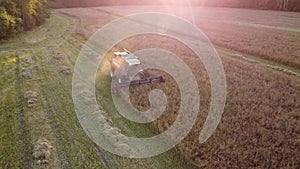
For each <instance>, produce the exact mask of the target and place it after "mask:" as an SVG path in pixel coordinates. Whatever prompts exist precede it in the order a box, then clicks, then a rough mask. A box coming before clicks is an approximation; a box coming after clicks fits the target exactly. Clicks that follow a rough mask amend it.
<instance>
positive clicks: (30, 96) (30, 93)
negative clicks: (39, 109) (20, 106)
mask: <svg viewBox="0 0 300 169" xmlns="http://www.w3.org/2000/svg"><path fill="white" fill-rule="evenodd" d="M37 96H38V94H37V92H35V91H31V90H30V91H27V92H25V94H24V98H25V99H36V98H37Z"/></svg>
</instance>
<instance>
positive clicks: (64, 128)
mask: <svg viewBox="0 0 300 169" xmlns="http://www.w3.org/2000/svg"><path fill="white" fill-rule="evenodd" d="M41 45H42V44H41ZM52 50H53V49H47V50H45V51H44V52H45V54H43V57H44V58H48V60H46V59H44V58H40V63H39V64H40V65H47V66H46V67H45V66H42V71H41V72H43V73H41V74H42V75H44V76H45V79H46V82H47V85H45V87H44V94H43V95H45V96H47V97H46V98H47V100H48V101H47V103H48V104H49V107H51V109H52V112H53V116H54V117H53V118H52V119H54V120H56V122H57V124H56V125H57V126H56V128H59V129H60V131H61V133H62V140H63V143H60V145H64V147H65V148H66V149H65V152H66V153H65V154H66V155H67V156H68V160H69V166H70V168H74V167H75V166H78V165H83V166H82V167H85V166H87V165H89V164H88V163H90V164H92V166H93V167H95V165H96V166H98V164H97V163H96V162H95V161H94V160H95V159H91V158H92V157H90V156H91V152H93V153H94V150H93V149H91V148H92V147H93V146H92V144H90V143H88V144H89V145H91V146H90V147H87V146H86V143H87V141H88V142H89V140H88V138H87V137H86V135H85V134H84V132H83V131H81V130H82V129H81V127H80V126H79V124H77V123H78V119H77V117H76V114H75V113H74V108H73V107H72V105H73V104H72V102H70V100H69V99H71V96H70V91H68V90H66V89H67V88H68V87H69V86H68V83H69V79H68V77H67V78H66V77H64V75H62V73H61V72H60V70H59V67H60V66H59V64H58V63H57V62H56V61H55V60H53V58H52V56H51V53H52ZM48 62H49V63H50V64H49V63H48ZM49 74H51V76H49ZM58 100H59V102H57V101H58ZM58 112H59V113H58ZM60 113H63V114H60ZM80 152H82V153H80ZM94 155H95V157H96V153H95V154H94ZM85 158H89V159H91V160H85ZM97 160H99V159H97ZM93 161H94V162H93ZM78 163H79V164H78ZM99 167H100V166H98V167H97V168H99Z"/></svg>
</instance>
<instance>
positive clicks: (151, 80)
mask: <svg viewBox="0 0 300 169" xmlns="http://www.w3.org/2000/svg"><path fill="white" fill-rule="evenodd" d="M162 82H165V79H164V78H163V77H162V76H158V77H152V78H147V79H141V80H133V81H131V82H124V83H119V84H117V85H116V86H115V87H113V88H112V92H113V93H114V94H119V89H120V88H123V87H128V86H129V87H130V86H139V85H143V84H150V83H162Z"/></svg>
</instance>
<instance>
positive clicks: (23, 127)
mask: <svg viewBox="0 0 300 169" xmlns="http://www.w3.org/2000/svg"><path fill="white" fill-rule="evenodd" d="M15 76H16V83H15V91H16V111H17V112H16V113H17V119H18V126H19V136H20V142H19V146H20V148H19V150H20V156H21V161H22V165H23V167H22V168H26V169H30V168H32V165H31V162H32V161H31V158H30V157H31V153H30V152H31V150H30V147H31V145H30V137H29V136H28V134H29V133H28V125H27V124H26V119H25V118H26V117H25V115H24V110H23V104H22V100H23V99H22V97H23V96H22V94H21V78H22V77H20V58H19V55H18V54H17V56H16V70H15Z"/></svg>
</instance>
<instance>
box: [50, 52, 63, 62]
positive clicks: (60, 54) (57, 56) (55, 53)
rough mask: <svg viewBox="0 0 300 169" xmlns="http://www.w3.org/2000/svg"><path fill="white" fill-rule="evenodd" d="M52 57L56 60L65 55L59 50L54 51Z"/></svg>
mask: <svg viewBox="0 0 300 169" xmlns="http://www.w3.org/2000/svg"><path fill="white" fill-rule="evenodd" d="M53 58H54V59H56V60H64V59H65V56H64V55H63V54H62V53H60V52H54V55H53Z"/></svg>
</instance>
